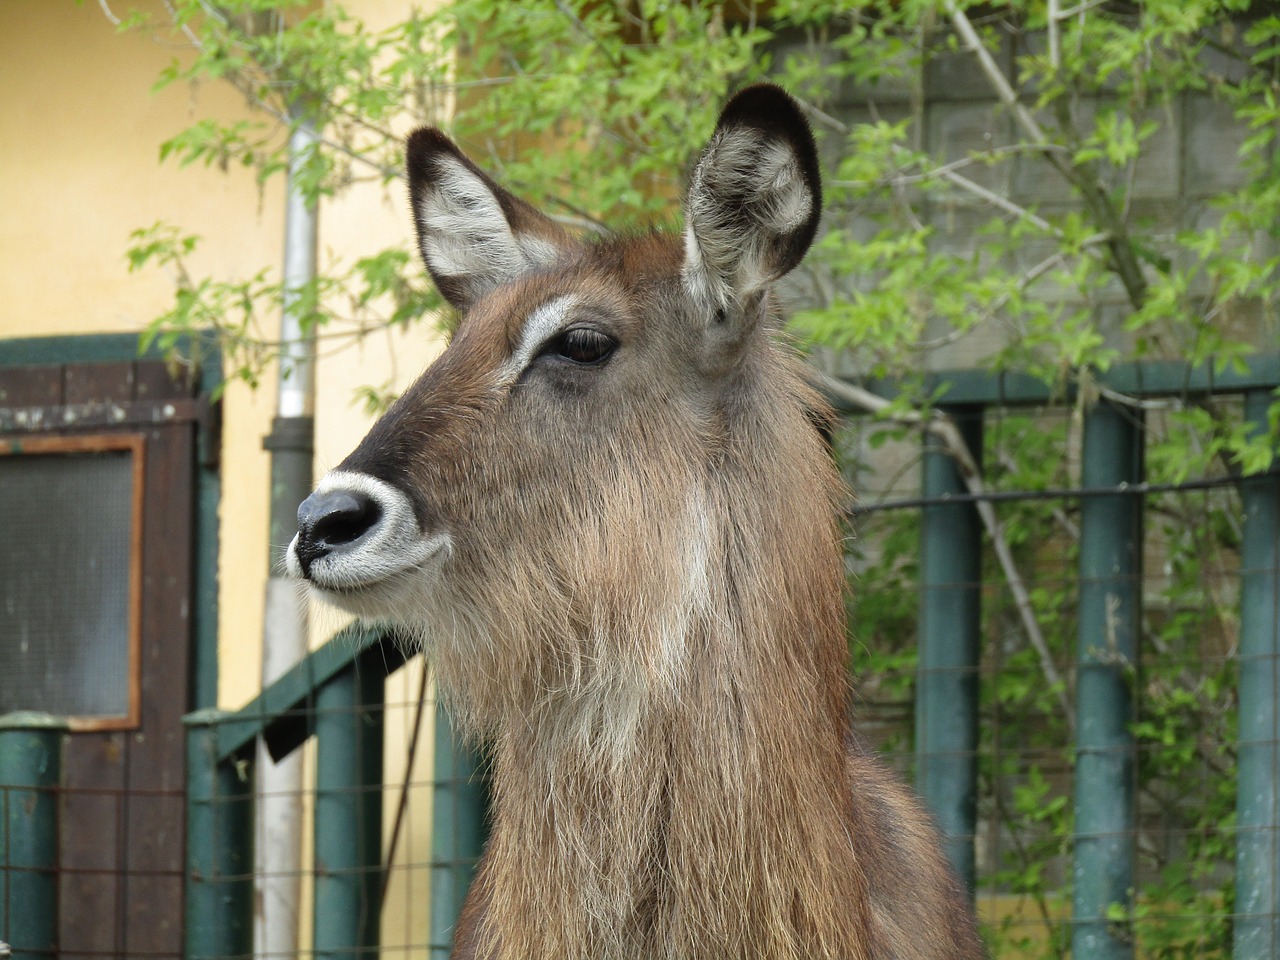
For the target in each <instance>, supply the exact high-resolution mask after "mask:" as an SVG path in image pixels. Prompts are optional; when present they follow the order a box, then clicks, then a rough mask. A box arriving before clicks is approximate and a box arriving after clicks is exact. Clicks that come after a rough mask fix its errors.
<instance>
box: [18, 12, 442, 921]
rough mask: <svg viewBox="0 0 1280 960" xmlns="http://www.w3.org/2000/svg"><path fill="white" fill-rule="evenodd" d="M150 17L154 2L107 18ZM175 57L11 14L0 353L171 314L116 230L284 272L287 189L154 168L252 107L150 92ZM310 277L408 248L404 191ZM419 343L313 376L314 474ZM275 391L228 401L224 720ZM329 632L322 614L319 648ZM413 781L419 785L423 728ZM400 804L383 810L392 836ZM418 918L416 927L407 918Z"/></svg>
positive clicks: (422, 850) (412, 340) (252, 577)
mask: <svg viewBox="0 0 1280 960" xmlns="http://www.w3.org/2000/svg"><path fill="white" fill-rule="evenodd" d="M345 5H346V7H347V8H348V9H349V10H350V11H352V12H353V13H355V14H357V15H360V16H363V17H364V18H365V19H366V22H367V23H368V24H369V25H370V26H371V27H373V28H375V29H376V28H378V27H380V26H383V25H385V24H387V23H390V22H392V21H393V20H394V19H397V18H399V17H402V16H403V15H404V14H405V12H406V10H407V4H406V3H404V2H400V0H348V2H347V3H346V4H345ZM109 7H110V8H111V9H112V10H113V11H114V12H115V13H118V14H123V13H124V12H126V11H127V10H128V9H129V8H131V7H142V8H144V9H146V8H150V9H152V10H161V9H162V4H161V3H160V2H158V0H112V2H111V3H110V4H109ZM178 53H180V51H176V50H174V49H173V48H171V47H167V46H164V45H162V44H160V43H158V42H156V41H155V40H153V39H151V38H148V37H146V36H143V35H140V34H135V33H125V34H121V33H119V32H118V31H117V30H116V28H115V27H114V26H113V25H112V24H111V23H110V22H109V20H108V18H107V16H106V15H105V14H104V12H103V10H102V8H101V7H100V5H99V4H98V3H96V2H93V0H87V2H84V3H82V4H77V3H73V2H70V0H6V2H5V4H4V29H3V30H0V90H3V91H4V100H5V105H4V108H3V109H2V110H0V338H6V337H26V336H46V335H56V334H88V333H118V332H127V331H137V330H140V329H141V328H142V327H143V326H144V325H145V324H146V323H147V321H148V320H150V319H151V318H152V317H154V316H156V315H158V314H159V313H161V312H163V311H164V310H165V309H166V308H167V307H168V306H169V304H170V303H171V300H172V296H173V291H174V283H173V279H172V278H171V277H168V276H166V275H165V274H164V273H162V272H160V271H159V270H156V269H150V268H148V269H145V270H143V271H141V272H138V273H132V274H131V273H129V271H128V267H127V263H126V260H125V250H126V249H127V246H128V237H129V233H130V231H132V230H134V229H136V228H139V227H145V226H150V225H151V224H153V223H155V222H156V221H158V220H163V221H168V222H172V223H175V224H177V225H178V226H180V227H181V228H182V229H183V230H184V231H187V232H191V233H196V234H199V235H200V236H201V237H203V238H204V240H203V242H202V244H201V246H200V248H199V251H198V252H197V254H196V255H195V256H194V257H193V267H194V270H195V271H196V273H197V274H200V275H207V276H211V277H214V278H217V279H224V280H231V279H236V278H244V277H248V276H251V275H252V274H254V273H256V272H257V271H258V270H260V269H262V268H263V267H268V268H270V269H271V270H272V271H273V272H277V273H278V267H279V263H280V258H281V253H282V247H283V208H284V204H283V185H282V183H281V182H280V181H279V179H277V180H275V181H273V182H272V183H271V184H270V185H268V186H267V188H266V189H264V190H260V189H259V187H258V185H257V184H256V183H255V182H254V179H253V176H252V174H251V173H248V172H246V171H243V170H239V169H231V170H229V171H227V172H223V171H220V170H218V169H216V168H214V169H209V168H205V167H201V166H198V165H197V166H191V167H187V168H180V167H179V166H178V165H177V164H176V163H175V162H173V161H168V162H166V163H164V164H161V163H160V162H159V159H158V148H159V145H160V143H161V142H162V141H164V140H165V139H167V138H169V137H171V136H173V135H174V134H175V133H177V132H179V131H180V130H182V129H183V128H184V127H186V126H187V125H189V124H190V123H192V122H193V121H194V120H195V119H198V118H201V117H205V116H209V115H216V116H219V117H224V118H234V117H236V116H240V115H244V113H245V110H246V107H245V105H244V103H243V100H242V98H241V97H240V95H239V94H238V93H236V92H235V91H234V90H232V89H231V88H230V87H229V86H227V85H225V84H205V85H202V86H200V87H197V88H192V87H187V86H183V85H175V86H170V87H168V88H166V89H164V90H162V91H159V92H155V93H153V92H151V87H152V84H153V83H154V82H155V80H156V78H157V76H158V74H159V72H160V70H161V69H162V68H163V67H164V66H165V65H166V64H168V63H169V62H170V60H171V59H172V58H173V57H174V56H175V55H177V54H178ZM320 229H321V235H320V244H319V249H320V260H321V263H322V265H323V264H324V263H325V262H328V261H329V260H331V259H333V258H339V259H342V260H344V261H347V262H350V261H351V260H353V259H354V258H356V257H359V256H361V255H364V254H367V253H371V252H374V251H377V250H380V249H382V248H384V247H385V246H387V245H388V244H391V243H395V242H397V241H404V240H407V239H408V237H409V236H410V232H411V224H410V220H409V215H408V211H407V203H406V202H405V200H404V196H403V191H402V189H399V188H398V187H397V186H396V185H394V184H393V185H392V187H391V189H390V191H389V193H388V191H384V190H383V189H381V188H379V187H376V186H368V187H365V186H361V187H358V188H355V189H353V190H351V191H350V192H349V193H348V194H346V195H344V196H343V197H342V198H340V199H339V200H336V201H332V202H329V203H326V204H325V205H324V206H323V207H322V209H321V211H320ZM438 349H439V344H438V342H437V340H436V338H435V337H434V336H433V335H432V334H431V332H430V331H429V329H427V328H426V327H422V328H420V329H418V330H415V331H412V332H409V333H400V334H381V335H376V336H373V337H370V338H369V339H367V340H366V341H365V342H363V343H361V344H359V345H357V346H353V347H349V348H348V349H345V350H342V351H340V352H337V353H330V352H327V351H326V352H325V353H323V355H322V357H321V359H320V361H319V364H318V368H317V384H318V391H317V399H316V470H317V474H316V475H317V476H319V475H320V474H322V473H323V471H324V470H326V469H327V468H328V467H330V466H333V465H334V464H336V463H337V462H338V461H339V460H341V459H342V457H343V456H345V454H346V453H347V452H348V451H349V450H350V449H351V448H352V447H353V446H354V445H355V443H356V442H357V441H358V440H359V438H360V437H361V436H362V435H363V434H364V432H365V430H366V429H367V428H368V426H369V423H370V418H369V417H368V416H367V415H366V414H364V412H363V411H362V410H361V409H360V407H359V406H358V405H356V404H354V403H353V396H354V388H355V387H356V386H357V385H359V384H376V385H382V384H384V383H385V382H387V381H388V380H390V381H391V382H392V384H393V385H394V386H397V387H403V386H404V385H406V384H407V383H408V382H409V381H410V380H411V379H412V378H413V377H414V376H416V374H417V373H418V372H419V371H420V370H421V369H422V368H423V367H424V366H425V365H426V363H427V362H428V361H429V360H430V358H431V357H432V356H434V354H435V353H436V352H437V351H438ZM274 386H275V383H274V375H272V376H271V377H268V378H267V379H266V380H264V381H263V384H262V387H261V388H260V390H259V391H258V392H256V393H255V392H253V391H251V390H250V389H249V388H248V387H246V386H245V385H243V384H240V383H233V384H231V385H230V386H229V387H228V389H227V391H226V394H225V397H224V422H225V432H224V447H223V461H222V463H223V466H222V470H223V487H222V504H221V512H220V533H221V552H220V557H219V608H220V609H219V615H220V622H219V637H218V646H219V659H220V678H219V696H218V699H219V703H220V705H221V706H224V707H228V708H236V707H239V706H240V705H242V704H243V703H244V702H245V701H246V700H248V699H250V698H251V697H252V696H254V695H255V694H256V693H257V692H258V689H259V686H260V684H259V676H260V663H261V656H260V650H261V644H262V611H263V596H264V584H265V580H266V577H267V556H268V549H267V542H266V533H267V504H268V461H267V457H266V455H265V453H264V452H263V450H262V438H263V437H264V436H265V435H266V433H267V432H268V430H269V427H270V419H271V416H272V413H273V408H274ZM342 622H343V618H342V617H340V616H339V615H337V614H335V613H332V612H330V613H324V612H319V613H318V614H317V616H316V617H315V618H314V622H313V641H318V640H321V639H323V638H324V637H326V636H328V635H330V634H331V633H332V632H333V630H334V629H336V628H337V627H338V626H340V625H341V624H342ZM419 669H420V668H419V667H418V666H416V665H415V666H413V667H411V668H410V669H407V670H402V671H401V672H400V674H398V675H397V676H396V677H394V678H393V679H392V681H391V682H390V683H389V684H388V689H387V701H388V716H387V768H386V778H387V781H388V783H393V784H395V783H398V782H399V781H400V779H401V777H402V776H403V768H404V755H405V745H406V741H407V736H408V732H409V729H410V725H411V721H412V710H411V703H412V701H413V700H414V699H415V698H416V696H417V676H418V675H419V674H418V671H419ZM424 738H425V742H424V744H423V746H422V748H421V750H420V752H419V755H418V759H417V766H416V770H415V778H416V780H418V781H419V782H422V781H425V780H427V779H428V778H429V777H430V771H431V755H430V743H431V726H430V724H429V723H428V725H427V727H426V728H425V730H424ZM429 792H430V791H429V790H428V789H426V788H425V787H423V788H421V789H420V790H418V791H417V795H418V796H417V798H416V799H415V803H414V805H413V807H412V812H411V817H410V822H409V830H408V832H407V835H406V836H405V837H404V838H403V839H402V841H401V844H402V846H401V854H400V856H399V857H398V858H397V860H398V862H400V863H402V864H403V863H405V862H408V861H413V862H417V863H419V864H424V865H425V861H426V860H427V857H428V856H429V844H428V841H429V836H430V807H429V799H430V798H429ZM396 799H397V798H396V795H395V791H394V790H389V791H388V795H387V801H386V802H387V816H386V818H385V822H386V823H387V825H388V829H389V828H390V822H391V818H392V816H393V809H392V805H393V804H394V802H395V800H396ZM426 889H427V881H426V871H425V869H420V870H417V871H415V872H414V873H413V874H412V875H410V876H408V877H406V878H405V879H404V880H403V881H401V882H397V883H396V884H395V886H394V887H393V889H392V891H391V901H390V903H389V907H388V910H387V911H386V918H387V919H386V926H387V937H386V940H385V943H386V944H387V945H388V946H393V945H395V944H399V943H406V944H407V943H417V944H419V945H421V944H423V943H425V941H426V927H425V914H426V911H425V904H426V896H427V894H426ZM409 905H412V909H408V907H409Z"/></svg>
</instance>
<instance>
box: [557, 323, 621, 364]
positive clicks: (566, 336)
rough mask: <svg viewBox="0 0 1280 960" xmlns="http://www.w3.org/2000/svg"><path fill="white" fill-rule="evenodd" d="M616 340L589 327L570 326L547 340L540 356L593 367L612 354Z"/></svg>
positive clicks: (615, 347) (616, 343)
mask: <svg viewBox="0 0 1280 960" xmlns="http://www.w3.org/2000/svg"><path fill="white" fill-rule="evenodd" d="M617 347H618V341H617V340H615V339H613V337H611V336H609V335H608V334H607V333H602V332H601V331H599V330H595V329H593V328H591V327H572V328H570V329H568V330H565V331H563V332H562V333H560V334H558V335H557V336H554V337H552V338H551V339H550V340H548V341H547V343H546V346H544V347H543V348H542V351H541V352H540V354H539V355H540V356H544V357H548V356H550V357H559V358H561V359H563V360H567V361H569V362H570V363H573V364H576V365H577V366H580V367H595V366H599V365H600V364H603V363H604V362H605V361H607V360H608V359H609V357H611V356H612V355H613V351H614V350H616V349H617Z"/></svg>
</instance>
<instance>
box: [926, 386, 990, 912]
mask: <svg viewBox="0 0 1280 960" xmlns="http://www.w3.org/2000/svg"><path fill="white" fill-rule="evenodd" d="M948 412H949V413H950V414H951V416H952V418H953V419H954V420H955V422H956V426H957V427H958V428H959V429H960V433H961V436H962V437H963V438H964V441H965V444H966V445H967V446H968V448H969V452H970V454H971V455H972V456H973V458H974V460H975V461H976V462H978V463H981V460H982V408H981V407H957V408H952V409H951V410H949V411H948ZM967 492H968V490H967V487H966V486H965V482H964V477H963V476H962V475H961V472H960V468H959V465H958V464H957V463H956V460H955V458H954V457H952V456H951V455H950V454H949V453H948V452H947V450H946V448H945V447H944V446H943V444H942V441H941V440H940V439H939V438H938V437H936V436H934V435H933V434H932V433H930V434H926V436H925V452H924V496H925V497H926V498H929V499H933V498H937V497H945V496H948V495H953V494H962V493H967ZM981 534H982V524H981V521H980V520H979V517H978V511H977V508H976V506H975V505H974V504H973V503H954V504H930V505H929V506H926V507H925V508H924V509H923V511H922V517H921V528H920V627H919V631H920V639H919V645H920V651H919V653H920V657H919V661H918V665H917V669H916V788H917V790H918V791H919V793H920V795H921V796H922V797H923V798H924V800H925V803H926V804H928V807H929V810H930V811H931V812H932V813H933V816H934V819H935V820H936V822H937V824H938V827H939V829H940V830H941V831H942V834H943V837H944V843H945V845H946V851H947V857H948V858H949V859H950V861H951V865H952V866H953V867H954V868H955V870H956V872H957V874H959V876H960V878H961V880H963V881H964V883H965V885H966V887H967V888H968V889H969V891H970V892H971V893H972V891H973V888H974V849H973V841H974V832H975V817H976V796H977V747H978V657H979V646H980V644H979V633H980V630H981V578H982V552H981Z"/></svg>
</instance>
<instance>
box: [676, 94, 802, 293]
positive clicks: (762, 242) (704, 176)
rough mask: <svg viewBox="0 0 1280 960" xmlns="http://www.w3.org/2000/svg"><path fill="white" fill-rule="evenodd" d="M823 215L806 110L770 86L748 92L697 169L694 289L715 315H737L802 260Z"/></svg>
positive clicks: (691, 199)
mask: <svg viewBox="0 0 1280 960" xmlns="http://www.w3.org/2000/svg"><path fill="white" fill-rule="evenodd" d="M821 214H822V186H821V179H820V175H819V173H818V151H817V148H816V147H815V146H814V142H813V134H812V133H811V132H810V130H809V124H808V122H807V121H806V120H805V118H804V114H802V113H801V112H800V107H799V105H798V104H797V103H796V102H795V101H794V100H793V99H791V97H790V96H788V95H787V94H786V93H784V92H783V91H782V90H781V89H780V88H779V87H776V86H773V85H772V84H759V85H756V86H752V87H747V88H746V89H745V90H742V91H740V92H739V93H738V94H737V95H736V96H734V97H733V98H732V99H731V100H730V101H729V102H728V104H726V105H725V108H724V112H723V113H721V115H720V121H719V122H718V123H717V124H716V129H715V133H714V134H712V136H711V141H710V142H709V143H708V144H707V146H706V149H704V150H703V151H702V156H701V157H700V158H699V160H698V163H697V166H696V167H694V171H693V178H692V180H691V181H690V186H689V196H688V200H687V201H686V203H685V237H684V241H685V262H684V271H683V272H684V280H685V284H686V286H687V287H688V288H689V289H690V291H691V293H693V295H694V297H695V298H696V299H698V300H699V301H702V302H703V303H704V306H706V307H707V308H708V309H709V310H712V311H716V313H717V316H721V315H722V314H721V311H724V312H729V313H734V312H738V311H737V310H736V308H737V307H739V306H740V305H745V304H747V303H748V302H749V301H750V300H751V298H752V297H753V295H755V294H758V293H759V292H761V291H762V290H763V289H764V288H765V287H767V286H768V285H769V284H770V283H772V282H773V281H775V280H777V279H778V278H779V277H781V276H783V275H785V274H786V273H788V272H789V271H790V270H791V269H792V268H794V267H795V266H796V265H797V264H798V263H799V262H800V260H801V259H802V258H803V257H804V255H805V252H806V251H807V250H808V249H809V245H810V244H811V243H812V242H813V237H814V234H815V233H816V232H817V229H818V219H819V217H820V216H821Z"/></svg>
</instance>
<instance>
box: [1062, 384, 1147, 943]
mask: <svg viewBox="0 0 1280 960" xmlns="http://www.w3.org/2000/svg"><path fill="white" fill-rule="evenodd" d="M1141 427H1142V423H1141V413H1140V412H1139V411H1138V410H1136V409H1121V408H1120V407H1118V406H1116V405H1114V404H1111V403H1109V402H1106V401H1100V402H1098V403H1097V404H1095V405H1094V406H1093V407H1092V408H1091V409H1090V410H1089V411H1088V412H1087V413H1086V414H1085V421H1084V443H1083V452H1082V459H1083V464H1082V486H1084V487H1086V488H1104V489H1110V488H1113V487H1122V486H1124V485H1125V484H1132V483H1139V482H1141V480H1142V470H1143V468H1142V461H1143V457H1142V430H1141ZM1080 512H1081V524H1080V622H1079V636H1078V649H1077V670H1078V674H1077V680H1076V715H1077V718H1078V719H1077V729H1076V770H1075V859H1074V878H1075V882H1074V885H1073V891H1074V894H1073V910H1074V913H1073V919H1074V923H1073V927H1072V938H1071V944H1072V956H1073V957H1075V958H1077V960H1103V958H1105V960H1120V958H1127V957H1131V956H1132V955H1133V944H1132V941H1131V939H1130V938H1129V937H1128V936H1127V932H1126V931H1123V930H1121V929H1118V928H1117V927H1116V925H1115V924H1114V922H1113V921H1111V920H1108V919H1107V912H1108V910H1109V909H1110V908H1111V907H1112V905H1115V904H1118V905H1120V906H1121V907H1122V908H1124V909H1126V910H1127V909H1128V908H1129V907H1130V906H1131V904H1132V899H1133V869H1134V814H1133V764H1134V743H1133V736H1132V733H1131V727H1132V723H1133V689H1134V680H1135V677H1136V672H1137V669H1138V642H1137V641H1138V625H1139V618H1140V616H1141V606H1142V603H1141V600H1142V501H1141V499H1140V498H1139V497H1137V496H1134V495H1132V494H1127V493H1116V494H1111V495H1105V496H1094V497H1085V498H1084V499H1083V500H1082V502H1081V507H1080Z"/></svg>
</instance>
